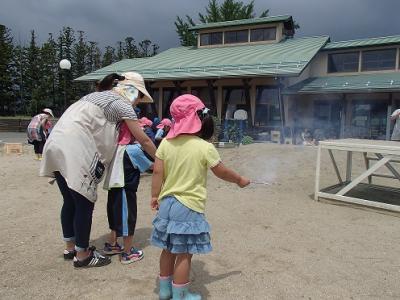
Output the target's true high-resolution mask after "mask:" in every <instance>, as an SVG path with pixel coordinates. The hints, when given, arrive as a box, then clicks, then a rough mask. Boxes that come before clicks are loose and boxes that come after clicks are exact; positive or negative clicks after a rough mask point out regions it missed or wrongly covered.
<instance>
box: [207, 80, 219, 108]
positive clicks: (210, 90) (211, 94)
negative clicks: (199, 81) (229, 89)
mask: <svg viewBox="0 0 400 300" xmlns="http://www.w3.org/2000/svg"><path fill="white" fill-rule="evenodd" d="M214 82H215V80H207V86H208V93H209V97H210V101H211V107H210V109H211V114H212V115H216V111H217V102H216V100H215V93H214Z"/></svg>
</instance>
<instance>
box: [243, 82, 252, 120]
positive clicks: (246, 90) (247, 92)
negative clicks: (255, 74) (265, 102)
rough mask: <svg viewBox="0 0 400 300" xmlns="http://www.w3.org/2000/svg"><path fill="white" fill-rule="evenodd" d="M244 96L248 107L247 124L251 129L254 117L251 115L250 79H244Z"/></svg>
mask: <svg viewBox="0 0 400 300" xmlns="http://www.w3.org/2000/svg"><path fill="white" fill-rule="evenodd" d="M242 81H243V87H244V95H245V101H246V106H247V123H248V126H249V127H252V126H253V116H252V115H251V103H250V79H248V78H243V79H242Z"/></svg>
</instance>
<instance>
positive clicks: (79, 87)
mask: <svg viewBox="0 0 400 300" xmlns="http://www.w3.org/2000/svg"><path fill="white" fill-rule="evenodd" d="M88 50H89V49H88V45H87V43H86V41H85V37H84V32H83V31H82V30H80V31H78V41H77V43H75V44H74V45H73V50H72V53H73V59H72V65H73V66H74V67H73V69H72V74H73V77H74V78H78V77H80V76H83V75H85V74H86V70H87V68H86V58H87V54H88V52H89V51H88ZM74 90H75V94H74V98H75V99H79V98H81V97H83V96H84V95H85V94H86V93H87V90H88V86H87V83H85V82H75V83H74Z"/></svg>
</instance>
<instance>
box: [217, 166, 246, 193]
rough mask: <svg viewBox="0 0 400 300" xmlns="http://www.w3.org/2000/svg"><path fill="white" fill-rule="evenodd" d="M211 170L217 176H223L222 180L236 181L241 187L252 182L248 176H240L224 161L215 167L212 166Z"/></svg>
mask: <svg viewBox="0 0 400 300" xmlns="http://www.w3.org/2000/svg"><path fill="white" fill-rule="evenodd" d="M211 171H212V172H213V173H214V175H215V176H217V177H218V178H221V179H222V180H225V181H229V182H233V183H236V184H237V185H238V186H240V187H241V188H244V187H245V186H247V185H249V184H250V180H249V179H248V178H246V177H243V176H240V175H239V174H238V173H236V172H235V171H233V170H231V169H229V168H227V167H225V165H224V164H223V163H221V162H220V163H219V164H218V165H216V166H215V167H213V168H211Z"/></svg>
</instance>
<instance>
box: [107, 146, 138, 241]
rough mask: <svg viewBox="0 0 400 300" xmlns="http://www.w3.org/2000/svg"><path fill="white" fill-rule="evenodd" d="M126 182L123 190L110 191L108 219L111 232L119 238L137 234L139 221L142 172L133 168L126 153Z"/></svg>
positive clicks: (124, 160)
mask: <svg viewBox="0 0 400 300" xmlns="http://www.w3.org/2000/svg"><path fill="white" fill-rule="evenodd" d="M123 165H124V180H125V186H124V187H123V188H112V189H111V190H109V191H108V201H107V217H108V225H109V228H110V229H111V230H115V231H116V233H117V236H118V237H120V236H130V235H134V234H135V228H136V220H137V197H136V192H137V188H138V186H139V182H140V171H139V170H138V169H136V168H134V167H133V165H132V162H131V160H130V158H129V155H128V154H127V153H126V152H125V153H124V158H123Z"/></svg>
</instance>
